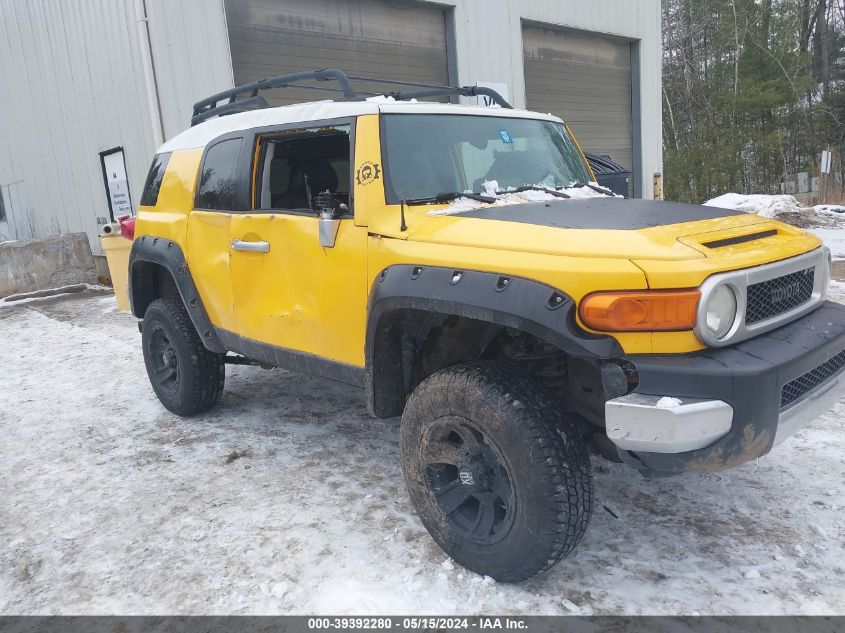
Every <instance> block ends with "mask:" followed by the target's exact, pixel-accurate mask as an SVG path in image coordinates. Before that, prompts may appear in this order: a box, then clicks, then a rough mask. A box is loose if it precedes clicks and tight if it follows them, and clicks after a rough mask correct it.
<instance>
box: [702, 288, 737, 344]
mask: <svg viewBox="0 0 845 633" xmlns="http://www.w3.org/2000/svg"><path fill="white" fill-rule="evenodd" d="M736 308H737V305H736V293H735V292H734V291H733V288H731V287H730V286H727V285H724V286H719V287H718V288H716V290H714V291H713V293H712V294H711V295H710V297H709V298H708V300H707V306H706V311H705V322H704V327H706V328H707V329H708V330H709V331H710V334H711V335H712V336H713V338H715V339H720V338H723V337H724V336H725V335H726V334H727V333H728V332H730V331H731V328H732V327H733V324H734V321H735V320H736Z"/></svg>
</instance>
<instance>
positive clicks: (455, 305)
mask: <svg viewBox="0 0 845 633" xmlns="http://www.w3.org/2000/svg"><path fill="white" fill-rule="evenodd" d="M407 309H411V310H420V311H428V312H435V313H438V314H448V315H454V316H462V317H469V318H473V319H478V320H480V321H487V322H490V323H495V324H497V325H502V326H505V327H513V328H516V329H519V330H522V331H524V332H528V333H529V334H532V335H534V336H536V337H538V338H540V339H542V340H544V341H546V342H548V343H550V344H551V345H554V346H555V347H557V348H558V349H560V350H562V351H564V352H566V353H567V354H570V355H572V356H577V357H583V358H594V359H612V358H619V357H621V356H622V355H623V354H624V352H623V350H622V348H621V347H620V345H619V343H618V342H617V341H616V339H614V338H612V337H610V336H605V335H598V334H593V333H591V332H587V331H585V330H584V329H582V328H581V327H580V326H579V325H578V323H577V322H576V320H575V301H574V300H573V299H572V298H571V297H569V296H568V295H567V294H566V293H564V292H562V291H560V290H558V289H556V288H553V287H551V286H549V285H547V284H544V283H540V282H538V281H534V280H531V279H526V278H523V277H515V276H512V275H505V274H499V273H490V272H480V271H473V270H461V269H454V268H443V267H439V266H415V265H412V264H399V265H394V266H389V267H387V268H385V269H384V270H382V271H381V272H380V273H379V275H378V276H377V277H376V279H375V281H374V282H373V286H372V288H371V290H370V297H369V301H368V305H367V313H368V314H367V335H366V343H365V345H366V349H365V358H366V370H367V377H366V388H367V402H368V406H369V407H370V410H371V412H373V413H374V414H375V415H378V416H379V417H388V416H389V415H398V412H397V407H396V404H395V402H393V401H390V398H389V397H387V396H386V394H385V393H384V392H385V391H390V390H391V389H394V390H395V389H397V388H398V385H397V384H393V383H396V381H401V380H402V377H401V375H400V374H401V372H400V371H398V368H396V367H384V366H383V365H384V364H385V363H386V362H387V361H388V358H392V357H394V355H393V354H391V353H389V352H388V351H387V348H389V347H390V345H391V344H393V345H396V344H398V342H397V341H396V340H395V337H392V335H391V330H392V329H394V330H395V328H392V325H391V324H390V323H388V324H387V325H384V326H383V325H382V320H383V319H384V318H385V316H388V315H390V313H392V312H398V311H401V310H407ZM385 382H389V383H391V384H389V385H385V384H384V383H385ZM386 398H387V399H386ZM390 402H392V404H391V403H390Z"/></svg>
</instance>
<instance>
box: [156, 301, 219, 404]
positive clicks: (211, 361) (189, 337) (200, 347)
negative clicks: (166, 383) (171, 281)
mask: <svg viewBox="0 0 845 633" xmlns="http://www.w3.org/2000/svg"><path fill="white" fill-rule="evenodd" d="M156 314H157V315H159V317H160V318H161V319H162V320H163V321H166V322H167V323H169V324H170V325H171V326H172V327H173V328H174V330H175V331H176V336H177V337H179V338H180V339H181V340H182V342H183V343H184V344H185V345H186V346H187V348H188V350H189V351H190V359H191V362H190V365H189V366H188V367H185V366H184V365H182V366H181V367H180V371H181V372H186V371H187V372H189V373H190V375H191V377H192V378H193V380H191V381H190V383H191V384H192V389H191V393H189V394H187V393H186V394H180V398H179V400H180V402H179V403H178V404H177V405H176V406H170V405H169V404H168V403H165V402H164V401H162V403H163V404H164V405H165V406H166V407H167V408H168V409H170V410H171V411H173V413H176V414H178V415H181V416H190V415H196V414H198V413H204V412H205V411H208V410H209V409H211V408H212V407H214V405H216V404H217V403H218V402H219V401H220V397H221V396H222V395H223V386H224V383H225V380H226V364H225V362H224V357H225V355H224V354H218V353H217V352H212V351H211V350H209V349H208V348H207V347H206V346H205V345H204V344H203V342H202V340H201V339H200V336H199V334H198V333H197V330H196V328H195V327H194V324H193V322H192V321H191V317H190V315H189V314H188V311H187V309H186V308H185V305H184V303H182V299H181V298H180V297H165V298H161V299H156V300H155V301H153V302H152V303H151V304H150V305H149V307H148V308H147V311H146V313H145V314H144V322H145V323H146V322H147V319H149V318H150V317H151V316H156ZM174 343H175V341H174ZM182 375H183V380H182V384H185V382H186V380H185V379H184V377H185V374H184V373H183V374H182ZM150 381H151V382H152V376H151V377H150Z"/></svg>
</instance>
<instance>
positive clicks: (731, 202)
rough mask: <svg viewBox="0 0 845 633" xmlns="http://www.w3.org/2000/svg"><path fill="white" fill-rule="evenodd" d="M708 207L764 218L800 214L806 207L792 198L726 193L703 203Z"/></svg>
mask: <svg viewBox="0 0 845 633" xmlns="http://www.w3.org/2000/svg"><path fill="white" fill-rule="evenodd" d="M704 204H705V205H707V206H708V207H719V208H721V209H736V210H737V211H744V212H745V213H754V214H756V215H761V216H763V217H766V218H774V217H776V216H777V215H778V214H779V213H789V212H795V213H801V212H802V211H806V210H807V207H805V206H804V205H803V204H801V203H800V202H798V200H796V199H795V197H794V196H786V195H782V196H767V195H763V194H752V195H743V194H741V193H726V194H724V195H721V196H719V197H718V198H713V199H712V200H708V201H707V202H705V203H704Z"/></svg>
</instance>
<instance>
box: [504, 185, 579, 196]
mask: <svg viewBox="0 0 845 633" xmlns="http://www.w3.org/2000/svg"><path fill="white" fill-rule="evenodd" d="M523 191H542V192H543V193H548V194H549V195H552V196H555V197H556V198H571V197H572V196H570V195H569V194H568V193H566V192H564V191H558V190H557V189H549V188H548V187H540V186H538V185H523V186H522V187H517V188H516V189H503V190H501V191H497V192H496V193H498V194H504V193H522V192H523Z"/></svg>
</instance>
